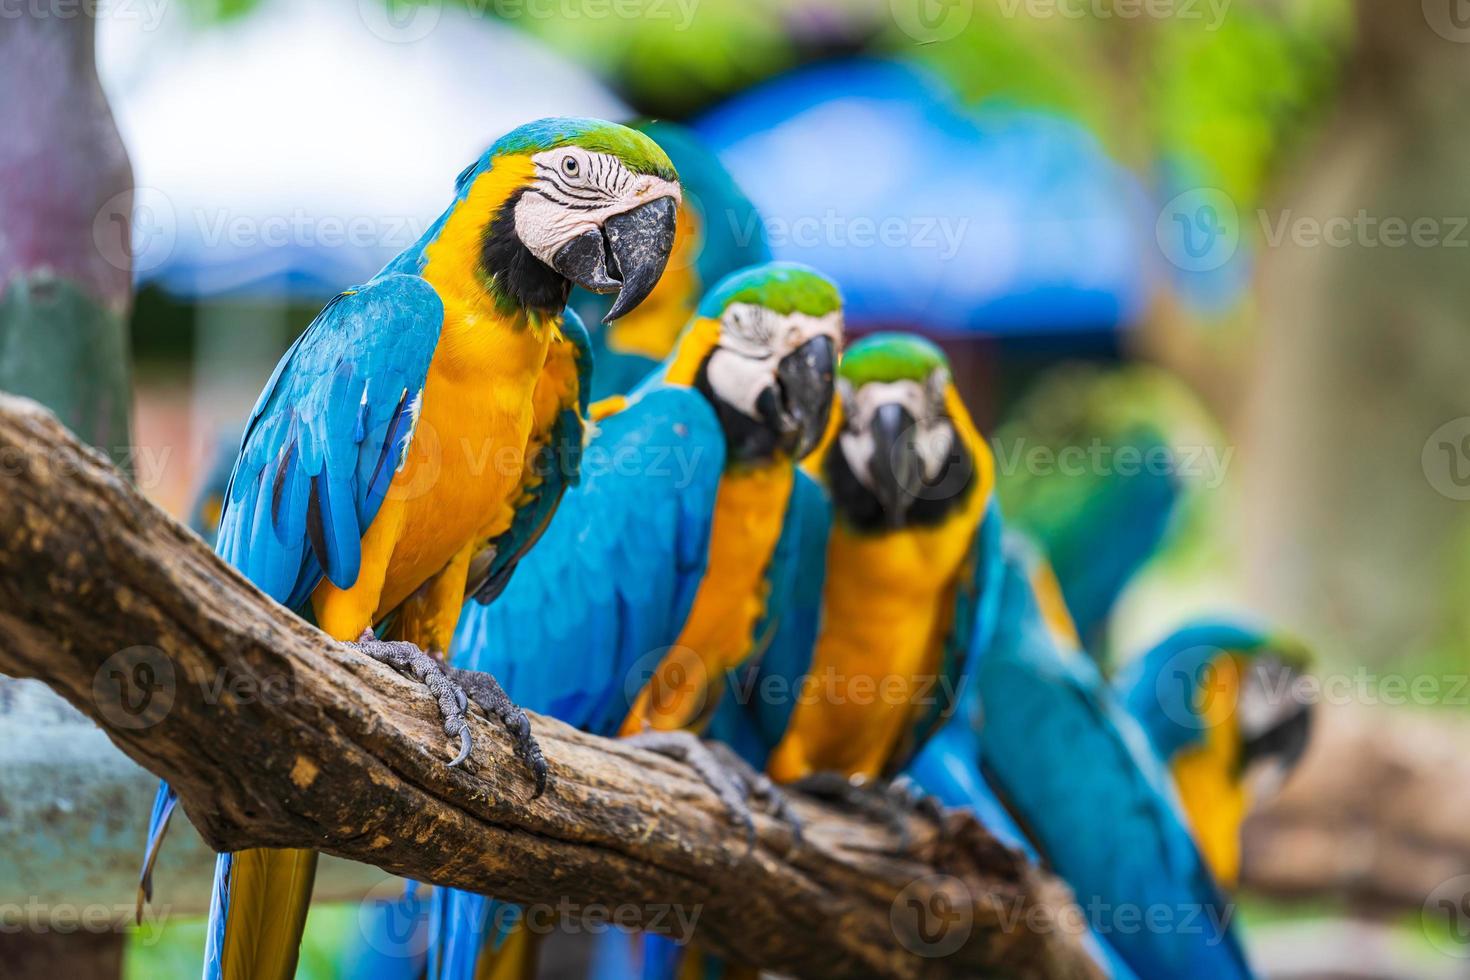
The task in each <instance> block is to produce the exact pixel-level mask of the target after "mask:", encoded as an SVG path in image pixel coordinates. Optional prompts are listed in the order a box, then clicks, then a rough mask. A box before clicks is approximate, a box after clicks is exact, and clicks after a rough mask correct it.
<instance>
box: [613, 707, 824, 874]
mask: <svg viewBox="0 0 1470 980" xmlns="http://www.w3.org/2000/svg"><path fill="white" fill-rule="evenodd" d="M624 741H625V742H627V743H628V744H630V745H634V746H637V747H638V748H640V749H645V750H647V751H649V752H652V753H654V754H655V755H661V756H663V757H664V758H667V759H673V760H674V761H675V762H682V763H684V764H685V765H686V766H688V767H689V768H690V769H693V770H694V771H695V773H696V774H697V775H698V776H699V778H700V779H701V780H703V781H704V783H705V785H707V786H708V787H709V788H710V789H712V790H714V791H715V795H716V796H718V797H719V798H720V802H721V803H722V804H724V806H725V812H726V813H728V814H729V816H730V819H731V821H732V822H734V823H737V824H739V825H740V826H741V827H742V828H744V830H745V839H746V846H747V848H749V849H754V848H755V845H756V839H757V838H756V831H755V818H754V817H753V816H752V814H751V808H750V803H749V802H747V801H750V800H754V801H755V802H757V803H760V804H762V805H763V808H764V811H765V812H766V813H769V814H770V815H771V816H773V817H775V818H776V819H778V820H781V821H783V822H784V823H786V824H787V825H788V826H790V828H791V836H792V838H793V839H794V840H795V842H796V843H798V844H799V843H801V831H802V825H801V820H800V819H799V818H798V817H797V815H796V812H795V811H794V810H793V809H792V808H791V804H790V802H789V801H788V800H787V799H786V794H785V793H783V792H781V790H780V789H778V788H777V787H776V785H775V784H774V783H772V782H771V780H770V779H769V778H767V777H766V776H765V774H764V773H760V772H757V771H756V770H755V769H754V768H752V767H751V765H750V764H749V763H747V762H746V761H745V760H744V759H742V758H740V756H738V755H736V754H735V751H734V750H733V749H731V748H730V747H729V746H728V745H725V744H724V743H723V742H705V741H701V740H700V739H699V738H698V737H697V736H696V735H694V734H693V733H691V732H685V731H658V730H656V729H648V730H646V731H642V732H639V733H638V734H636V735H630V736H628V737H627V738H626V739H624Z"/></svg>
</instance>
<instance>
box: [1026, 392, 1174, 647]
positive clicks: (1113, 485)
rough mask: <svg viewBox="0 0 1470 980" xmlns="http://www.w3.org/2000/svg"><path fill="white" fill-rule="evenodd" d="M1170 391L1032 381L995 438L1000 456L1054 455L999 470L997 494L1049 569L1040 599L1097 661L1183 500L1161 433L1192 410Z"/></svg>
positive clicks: (1166, 434)
mask: <svg viewBox="0 0 1470 980" xmlns="http://www.w3.org/2000/svg"><path fill="white" fill-rule="evenodd" d="M1177 389H1178V384H1177V382H1175V381H1174V380H1173V379H1172V378H1170V377H1168V376H1167V375H1165V374H1164V373H1163V372H1161V371H1159V370H1157V369H1153V368H1144V367H1138V366H1134V367H1128V368H1108V369H1102V368H1096V367H1092V366H1081V365H1068V366H1066V367H1064V368H1059V369H1056V370H1054V371H1051V372H1049V373H1048V374H1047V375H1046V376H1045V377H1044V378H1043V380H1042V381H1040V382H1039V383H1038V384H1036V385H1035V386H1034V388H1033V389H1032V390H1031V391H1030V392H1029V393H1028V394H1027V395H1026V396H1025V397H1024V398H1023V399H1021V401H1020V402H1019V403H1018V404H1017V405H1016V406H1015V407H1014V408H1013V409H1012V411H1011V412H1010V414H1009V415H1008V416H1007V418H1006V421H1005V423H1004V424H1003V425H1002V426H1001V428H1000V430H999V432H998V444H999V445H1000V447H1001V451H1002V453H1003V454H1004V453H1011V454H1014V455H1016V456H1017V457H1018V458H1019V459H1023V460H1024V459H1025V458H1026V456H1027V454H1028V453H1029V452H1030V451H1031V450H1033V449H1036V448H1045V449H1047V450H1049V451H1051V452H1052V453H1053V454H1055V455H1054V457H1053V461H1052V462H1053V465H1050V466H1046V467H1030V466H1024V465H1022V466H1008V467H1005V468H1004V474H1003V475H1002V476H1001V478H1000V480H999V482H998V493H999V496H1000V498H1001V500H1002V501H1004V503H1005V507H1006V517H1007V521H1008V524H1009V526H1010V527H1012V528H1017V529H1019V530H1021V531H1023V532H1025V534H1026V535H1027V536H1028V537H1029V538H1030V539H1031V540H1032V541H1034V542H1035V543H1036V544H1037V545H1039V546H1040V548H1041V550H1042V551H1043V552H1044V554H1045V555H1046V558H1047V561H1048V562H1049V563H1050V565H1051V569H1050V572H1049V574H1050V575H1051V576H1052V578H1053V580H1052V581H1039V582H1038V588H1040V589H1042V590H1045V591H1043V592H1041V593H1040V594H1039V597H1040V598H1041V599H1042V600H1043V603H1044V604H1046V605H1048V606H1051V605H1054V604H1056V603H1057V602H1059V601H1060V602H1062V603H1064V604H1065V608H1066V610H1067V612H1068V615H1069V617H1070V619H1071V620H1072V626H1073V628H1075V631H1076V633H1077V634H1078V636H1079V637H1080V638H1081V642H1082V644H1083V646H1084V647H1085V649H1086V650H1087V651H1088V652H1089V653H1091V654H1094V655H1101V654H1103V653H1105V649H1104V646H1103V641H1104V640H1105V638H1106V623H1107V619H1108V616H1109V614H1110V613H1111V611H1112V610H1113V608H1114V607H1115V605H1116V604H1117V601H1118V598H1119V596H1120V595H1121V594H1122V593H1123V590H1124V589H1125V588H1126V586H1127V585H1128V583H1129V582H1130V581H1131V580H1132V579H1133V577H1134V575H1135V574H1136V573H1137V572H1138V571H1139V569H1141V568H1142V567H1143V566H1144V565H1146V564H1147V563H1148V562H1149V561H1150V560H1151V559H1152V558H1153V557H1154V555H1156V554H1157V553H1158V552H1159V551H1160V549H1161V548H1162V547H1164V546H1165V545H1166V544H1167V542H1168V540H1169V539H1170V532H1171V529H1172V528H1173V526H1174V525H1175V523H1176V522H1177V515H1178V512H1179V510H1180V508H1181V504H1182V502H1183V500H1184V497H1185V481H1184V480H1182V479H1181V475H1180V473H1179V472H1178V464H1179V462H1180V458H1181V457H1180V456H1179V454H1178V453H1177V452H1176V451H1175V438H1176V436H1175V434H1174V433H1173V432H1171V425H1173V426H1177V424H1178V422H1177V419H1179V418H1181V417H1183V418H1189V417H1191V416H1193V415H1198V414H1200V412H1199V409H1198V407H1197V406H1195V405H1193V404H1192V399H1190V398H1189V396H1188V395H1187V393H1185V392H1181V391H1179V390H1177ZM1193 438H1198V437H1197V436H1195V437H1193ZM1039 577H1040V576H1039ZM1053 590H1054V591H1053Z"/></svg>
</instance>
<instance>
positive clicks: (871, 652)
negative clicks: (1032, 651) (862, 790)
mask: <svg viewBox="0 0 1470 980" xmlns="http://www.w3.org/2000/svg"><path fill="white" fill-rule="evenodd" d="M838 391H839V394H840V399H839V405H840V409H839V418H838V419H837V420H836V421H835V423H834V432H833V436H832V438H831V439H830V440H829V441H828V443H827V445H826V446H825V447H824V449H823V451H822V452H821V453H820V454H818V455H816V456H815V457H814V459H813V461H812V462H811V464H809V465H810V469H811V470H812V472H813V473H814V474H815V475H816V476H817V477H818V478H819V479H820V481H821V482H822V484H823V485H824V486H825V487H826V489H827V491H828V494H829V495H830V515H831V516H830V531H829V530H828V528H826V527H825V526H823V525H822V520H823V518H824V517H826V516H827V515H826V513H825V512H824V513H813V514H812V515H811V517H810V518H809V519H808V520H807V521H806V522H805V526H806V527H807V528H814V530H810V531H808V533H807V534H806V535H805V536H804V538H803V541H804V542H805V546H806V549H807V555H806V557H805V560H804V561H802V562H801V564H800V566H799V567H800V569H801V571H800V574H799V576H797V581H796V582H794V583H793V589H794V590H795V591H793V593H792V598H791V600H790V603H791V605H792V606H793V607H794V608H793V610H792V614H791V615H789V616H788V617H787V619H786V622H784V623H783V624H782V628H781V630H780V631H779V632H778V633H777V635H776V637H775V639H774V640H773V642H772V644H771V646H770V649H768V650H767V651H766V653H765V655H764V656H763V657H762V658H761V660H760V661H759V663H758V665H757V666H756V669H755V674H756V675H757V676H756V677H754V678H753V679H752V681H751V682H750V683H749V688H748V691H749V693H750V694H751V695H754V694H755V692H757V691H764V692H772V691H789V692H791V693H792V694H794V695H795V696H794V698H780V697H771V696H759V697H756V696H751V697H749V698H741V699H739V700H740V702H741V703H740V704H739V705H736V703H735V701H736V699H730V700H729V701H727V703H726V705H724V706H722V709H721V711H722V715H721V718H720V722H721V724H720V726H719V734H720V735H721V736H722V737H724V738H726V739H727V740H729V741H730V742H731V743H732V744H733V745H734V746H735V747H736V748H737V749H739V750H740V751H741V752H742V753H743V754H744V755H745V756H746V757H747V758H750V759H752V761H754V762H757V763H759V764H762V765H764V766H765V767H766V768H767V770H768V772H769V773H770V775H771V776H772V778H774V779H775V780H776V781H777V782H778V783H793V782H798V781H802V780H807V779H809V778H811V777H827V778H830V777H833V776H835V777H837V778H838V779H841V780H853V781H859V782H871V781H874V780H879V779H886V778H889V777H892V776H894V775H896V774H897V773H898V772H899V771H900V770H901V769H902V768H903V767H904V765H905V764H906V763H907V762H908V760H909V759H911V758H912V757H913V755H914V753H915V752H916V751H917V749H918V747H920V746H921V745H922V744H923V743H924V742H925V740H926V739H927V738H928V737H929V736H930V735H932V734H933V732H934V731H935V730H936V729H937V728H938V727H939V726H940V724H941V723H942V722H943V720H944V719H945V718H946V717H947V716H948V714H949V713H950V711H951V710H952V709H953V708H954V705H955V697H956V695H957V694H958V692H959V689H960V686H961V684H962V681H963V678H964V672H965V665H966V663H967V662H968V660H969V657H970V655H971V650H972V648H973V647H975V646H976V645H978V644H984V643H985V642H988V638H989V635H990V632H991V629H992V627H993V623H994V616H995V613H996V609H997V602H996V599H997V592H996V590H995V589H993V588H991V585H992V584H993V583H994V581H995V578H996V575H997V572H998V568H999V557H1000V548H999V543H1000V517H999V513H998V511H997V507H996V504H995V502H994V500H993V491H994V488H995V464H994V460H993V457H992V456H991V452H990V447H989V446H988V445H986V443H985V440H984V439H983V438H982V437H981V436H980V433H979V431H978V430H977V429H976V428H975V425H974V423H973V422H972V421H971V419H970V415H969V412H968V411H966V409H965V406H964V403H963V401H962V400H961V398H960V395H959V393H958V392H957V391H956V390H955V387H954V384H953V382H952V379H951V377H950V369H949V363H948V361H947V360H946V358H945V357H944V354H943V353H942V352H941V351H940V350H939V348H938V347H936V346H934V345H933V344H931V343H930V342H928V341H927V340H924V339H922V338H919V337H916V336H913V335H910V334H897V333H882V334H874V335H872V336H869V337H865V338H863V339H862V340H860V341H858V342H856V343H854V344H853V345H852V346H851V347H850V348H849V349H848V351H847V353H846V355H845V356H844V357H843V359H842V363H841V365H840V367H839V369H838ZM818 624H820V628H818ZM774 678H780V679H781V680H782V681H783V682H784V683H779V684H772V683H771V680H772V679H774ZM874 692H881V697H880V696H876V694H874ZM737 717H743V721H740V720H737ZM752 736H753V737H752Z"/></svg>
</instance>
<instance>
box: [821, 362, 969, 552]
mask: <svg viewBox="0 0 1470 980" xmlns="http://www.w3.org/2000/svg"><path fill="white" fill-rule="evenodd" d="M837 391H838V395H839V396H840V398H841V402H842V424H841V427H840V428H839V430H838V432H837V438H836V440H835V442H834V444H833V445H832V446H831V447H829V448H828V450H827V453H826V458H825V460H824V464H823V466H824V470H825V476H826V480H827V485H828V486H829V487H830V488H831V491H832V501H833V505H834V506H835V507H836V508H837V511H838V513H839V515H841V516H842V517H843V519H845V520H846V521H847V522H848V523H849V524H851V525H852V526H854V527H856V528H859V529H863V530H879V529H890V530H892V529H898V528H904V527H910V526H918V525H931V524H935V523H937V522H939V521H940V520H942V519H943V518H944V516H945V515H947V514H949V513H950V511H951V510H952V509H953V508H954V507H955V506H956V505H957V504H959V503H960V502H961V501H962V500H963V499H964V497H965V495H966V494H967V493H968V491H969V489H970V487H972V486H973V485H974V483H975V478H976V472H977V470H976V464H977V462H978V460H977V454H978V453H979V452H980V451H981V450H980V448H979V447H977V446H976V445H975V443H976V442H977V441H978V436H977V435H976V434H975V429H974V426H973V424H972V423H971V422H970V418H969V414H968V413H967V412H966V411H965V407H964V404H963V402H962V401H961V400H960V398H959V395H958V393H957V392H956V391H955V390H954V386H953V384H951V381H950V371H949V361H948V360H947V359H946V358H945V356H944V352H943V351H941V350H940V349H939V348H938V347H936V346H935V345H934V344H932V343H930V342H929V341H927V340H925V339H924V338H922V337H918V336H915V335H913V334H906V333H877V334H871V335H869V336H867V337H864V338H863V339H862V340H859V341H857V342H856V343H854V344H853V345H852V346H851V347H850V348H848V351H847V354H846V355H845V356H844V357H843V359H842V365H841V367H840V368H839V369H838V377H837Z"/></svg>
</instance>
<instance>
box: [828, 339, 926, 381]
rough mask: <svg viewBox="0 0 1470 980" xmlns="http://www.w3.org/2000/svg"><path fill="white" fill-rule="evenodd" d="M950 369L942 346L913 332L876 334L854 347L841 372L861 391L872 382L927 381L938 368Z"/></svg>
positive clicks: (842, 365) (838, 370)
mask: <svg viewBox="0 0 1470 980" xmlns="http://www.w3.org/2000/svg"><path fill="white" fill-rule="evenodd" d="M940 367H942V368H944V369H945V370H949V361H948V360H947V359H946V358H945V356H944V352H943V351H941V350H940V349H939V348H938V347H936V346H934V345H933V344H931V343H930V342H929V341H927V340H925V339H924V338H923V337H917V336H915V335H913V334H911V333H875V334H869V335H868V336H866V337H864V338H863V339H862V340H859V341H857V342H855V343H853V344H850V345H849V346H848V348H847V352H846V353H844V354H843V355H842V363H841V364H840V365H838V368H837V373H838V374H839V375H841V376H842V377H843V378H845V379H847V380H848V381H849V382H851V383H852V384H853V385H854V386H856V387H859V388H861V387H862V386H863V385H865V384H868V383H869V382H872V381H883V382H890V381H920V382H922V381H926V380H928V378H929V376H930V375H931V374H933V373H934V369H935V368H940Z"/></svg>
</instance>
